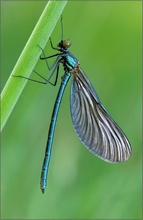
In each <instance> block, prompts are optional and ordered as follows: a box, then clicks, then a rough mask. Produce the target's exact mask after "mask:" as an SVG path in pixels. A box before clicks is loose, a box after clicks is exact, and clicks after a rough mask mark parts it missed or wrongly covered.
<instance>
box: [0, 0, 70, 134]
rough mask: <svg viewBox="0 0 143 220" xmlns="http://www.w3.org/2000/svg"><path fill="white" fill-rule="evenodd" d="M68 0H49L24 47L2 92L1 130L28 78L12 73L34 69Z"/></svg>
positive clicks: (27, 74) (20, 73)
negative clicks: (18, 76)
mask: <svg viewBox="0 0 143 220" xmlns="http://www.w3.org/2000/svg"><path fill="white" fill-rule="evenodd" d="M66 3H67V1H49V2H48V3H47V5H46V7H45V9H44V11H43V13H42V15H41V17H40V19H39V21H38V23H37V25H36V27H35V28H34V30H33V32H32V34H31V36H30V38H29V40H28V42H27V44H26V46H25V48H24V49H23V51H22V53H21V55H20V57H19V59H18V61H17V63H16V65H15V67H14V69H13V71H12V73H11V75H10V77H9V79H8V81H7V83H6V85H5V87H4V89H3V91H2V93H1V130H2V129H3V127H4V125H5V123H6V121H7V120H8V117H9V116H10V114H11V112H12V110H13V108H14V106H15V104H16V102H17V100H18V98H19V96H20V94H21V93H22V90H23V89H24V87H25V85H26V83H27V80H24V79H21V78H15V77H13V76H12V75H21V76H24V77H29V76H30V74H31V72H32V70H33V69H34V67H35V65H36V63H37V61H38V59H39V56H40V53H41V50H40V48H39V47H38V46H37V44H39V45H40V46H41V47H42V48H44V47H45V45H46V43H47V41H48V39H49V37H50V35H51V33H52V31H53V29H54V27H55V25H56V23H57V21H58V19H59V17H60V15H61V13H62V11H63V9H64V7H65V5H66Z"/></svg>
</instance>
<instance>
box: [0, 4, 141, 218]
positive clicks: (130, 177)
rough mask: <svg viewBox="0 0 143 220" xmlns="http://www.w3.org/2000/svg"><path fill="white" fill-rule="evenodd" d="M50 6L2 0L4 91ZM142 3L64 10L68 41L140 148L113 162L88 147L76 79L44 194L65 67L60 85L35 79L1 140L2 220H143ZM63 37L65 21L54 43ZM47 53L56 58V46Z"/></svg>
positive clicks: (60, 120) (62, 110)
mask: <svg viewBox="0 0 143 220" xmlns="http://www.w3.org/2000/svg"><path fill="white" fill-rule="evenodd" d="M46 3H47V2H46V1H23V2H20V1H19V2H18V1H13V2H12V1H3V2H1V52H2V53H1V89H2V88H3V87H4V85H5V83H6V81H7V79H8V77H9V75H10V73H11V71H12V69H13V67H14V65H15V63H16V61H17V59H18V57H19V55H20V54H21V51H22V49H23V47H24V46H25V44H26V42H27V40H28V38H29V36H30V34H31V32H32V30H33V28H34V26H35V25H36V22H37V21H38V18H39V17H40V15H41V13H42V11H43V9H44V7H45V5H46ZM141 4H142V2H141V1H69V2H68V3H67V5H66V7H65V9H64V12H63V19H64V37H65V38H66V39H70V40H71V42H72V47H71V49H70V51H71V53H73V54H74V55H75V56H76V57H77V58H78V59H79V61H80V64H81V67H82V68H83V69H84V71H85V72H86V74H87V75H88V76H89V78H90V80H91V82H92V84H93V85H94V87H95V89H96V91H97V93H98V95H99V97H100V99H101V101H102V103H103V104H104V106H105V107H106V109H107V110H108V112H109V113H110V114H111V115H112V117H113V118H114V120H115V121H116V122H117V123H118V124H119V125H120V127H121V128H122V129H123V131H124V132H125V133H126V135H127V137H128V138H129V140H130V142H131V145H132V149H133V152H132V156H131V158H130V160H129V161H127V162H125V163H122V164H109V163H106V162H104V161H102V160H100V159H98V158H97V157H95V156H94V155H92V154H91V153H90V152H88V151H87V150H86V148H85V147H84V146H83V145H82V143H81V142H80V141H79V139H78V137H77V135H76V133H75V131H74V129H73V126H72V122H71V116H70V104H69V94H70V82H69V85H68V86H67V88H66V91H65V94H64V97H63V101H62V105H61V108H60V112H59V117H58V122H57V126H56V131H55V137H54V142H53V149H52V157H51V162H50V168H49V175H48V185H47V189H46V191H45V194H44V195H42V193H41V191H40V189H39V181H40V172H41V166H42V162H43V157H44V152H45V143H46V139H47V133H48V127H49V123H50V117H51V113H52V109H53V105H54V101H55V97H56V94H57V91H58V88H59V85H60V81H61V80H60V78H61V76H62V74H63V69H62V68H61V70H60V77H59V82H58V84H57V86H56V87H52V86H51V85H47V86H45V85H40V84H36V83H32V82H28V83H27V85H26V87H25V89H24V91H23V93H22V95H21V97H20V99H19V100H18V103H17V105H16V107H15V108H14V110H13V112H12V114H11V116H10V118H9V120H8V121H7V124H6V125H5V128H4V130H3V132H2V136H1V137H2V140H1V192H2V193H1V204H2V206H1V218H2V219H141V218H142V217H141V209H142V204H141V201H142V199H141V195H142V192H141V189H142V188H141V174H142V172H141V158H142V151H141V145H142V135H141V121H142V118H141V100H142V97H141V94H142V93H141V86H142V84H141V77H142V76H141V45H142V38H141V37H142V36H141V35H142V33H141V21H142V20H141V16H142V12H141ZM60 38H61V26H60V21H59V22H58V23H57V26H56V28H55V29H54V32H53V34H52V40H53V43H54V44H55V45H56V44H57V43H58V42H59V40H60ZM45 53H46V54H47V55H51V54H53V53H54V52H53V51H52V50H51V48H50V45H49V43H48V44H47V46H46V48H45ZM51 62H53V60H52V61H51ZM25 65H26V63H25ZM35 70H37V71H38V72H39V73H42V74H43V75H44V76H47V77H48V75H49V74H50V73H49V72H48V71H47V69H46V66H45V63H44V62H42V61H39V62H38V63H37V66H36V67H35ZM32 77H34V76H33V75H32Z"/></svg>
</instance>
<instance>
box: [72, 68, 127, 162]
mask: <svg viewBox="0 0 143 220" xmlns="http://www.w3.org/2000/svg"><path fill="white" fill-rule="evenodd" d="M72 74H73V80H72V84H71V97H70V108H71V116H72V122H73V125H74V128H75V130H76V133H77V134H78V136H79V138H80V139H81V141H82V142H83V143H84V145H85V146H86V148H87V149H88V150H89V151H91V152H92V153H93V154H95V155H96V156H98V157H100V158H101V159H103V160H105V161H107V162H123V161H125V160H128V159H129V157H130V154H131V147H130V143H129V141H128V139H127V137H126V136H125V134H124V133H123V131H122V130H121V129H120V127H119V126H118V125H117V124H116V123H115V121H114V120H113V119H112V118H111V116H110V115H109V114H108V112H107V111H106V109H105V108H104V107H103V105H102V104H101V102H100V100H99V98H98V96H97V93H96V91H95V90H94V88H93V86H92V84H91V83H90V81H89V79H88V78H87V76H86V75H85V73H84V72H83V71H82V70H81V68H80V67H79V66H76V67H75V68H74V69H73V71H72Z"/></svg>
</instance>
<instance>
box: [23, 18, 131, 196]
mask: <svg viewBox="0 0 143 220" xmlns="http://www.w3.org/2000/svg"><path fill="white" fill-rule="evenodd" d="M61 28H62V38H61V41H60V42H59V43H58V46H57V47H54V46H53V44H52V41H51V39H50V44H51V47H52V49H54V50H56V51H57V53H56V54H54V55H52V56H45V53H44V51H43V49H42V48H41V47H40V48H41V50H42V53H43V57H40V59H41V60H45V61H46V64H47V67H48V69H49V70H52V73H51V75H50V77H49V78H48V80H47V79H45V78H44V77H43V76H41V75H40V74H39V73H37V72H36V71H34V72H35V73H36V74H37V75H38V76H39V77H41V78H42V79H43V80H44V82H43V81H42V82H41V81H37V80H33V79H29V80H31V81H35V82H39V83H42V84H48V83H50V84H52V83H51V82H50V80H51V78H52V76H53V74H54V73H55V72H56V78H55V82H54V83H53V84H52V85H54V86H55V85H56V83H57V80H58V74H59V65H60V64H62V65H63V68H64V75H63V77H62V80H61V85H60V88H59V91H58V94H57V98H56V101H55V105H54V109H53V113H52V117H51V124H50V128H49V133H48V140H47V144H46V150H45V157H44V161H43V166H42V172H41V181H40V186H41V190H42V193H44V191H45V188H46V184H47V175H48V167H49V162H50V157H51V150H52V143H53V137H54V131H55V125H56V121H57V115H58V111H59V107H60V103H61V100H62V96H63V93H64V90H65V87H66V85H67V83H68V81H69V79H70V77H71V76H72V82H71V92H70V110H71V117H72V122H73V126H74V129H75V131H76V133H77V135H78V137H79V138H80V140H81V141H82V142H83V144H84V145H85V147H86V148H87V149H88V150H89V151H91V152H92V153H93V154H95V155H96V156H98V157H100V158H101V159H103V160H104V161H107V162H113V163H117V162H123V161H126V160H128V159H129V157H130V154H131V146H130V143H129V141H128V139H127V137H126V136H125V134H124V133H123V131H122V130H121V129H120V127H119V126H118V125H117V124H116V122H115V121H114V120H113V119H112V118H111V116H110V115H109V114H108V112H107V111H106V109H105V108H104V106H103V105H102V104H101V102H100V100H99V98H98V95H97V93H96V91H95V89H94V87H93V86H92V84H91V82H90V81H89V79H88V77H87V76H86V74H85V73H84V71H83V70H82V69H81V67H80V64H79V62H78V60H77V59H76V58H75V57H74V56H73V55H72V54H71V53H70V52H69V50H68V48H69V47H70V46H71V43H70V41H69V40H64V39H63V23H62V17H61ZM52 57H56V60H55V62H54V64H53V65H52V66H51V67H49V65H48V62H47V60H48V59H50V58H52ZM20 77H22V78H26V77H23V76H20ZM26 79H27V78H26Z"/></svg>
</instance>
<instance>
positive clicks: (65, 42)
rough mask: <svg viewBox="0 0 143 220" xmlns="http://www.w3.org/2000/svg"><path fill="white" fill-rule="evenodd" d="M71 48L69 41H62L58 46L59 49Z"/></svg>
mask: <svg viewBox="0 0 143 220" xmlns="http://www.w3.org/2000/svg"><path fill="white" fill-rule="evenodd" d="M70 46H71V42H70V41H69V40H61V41H60V42H59V44H58V47H60V48H64V49H66V48H69V47H70Z"/></svg>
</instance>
